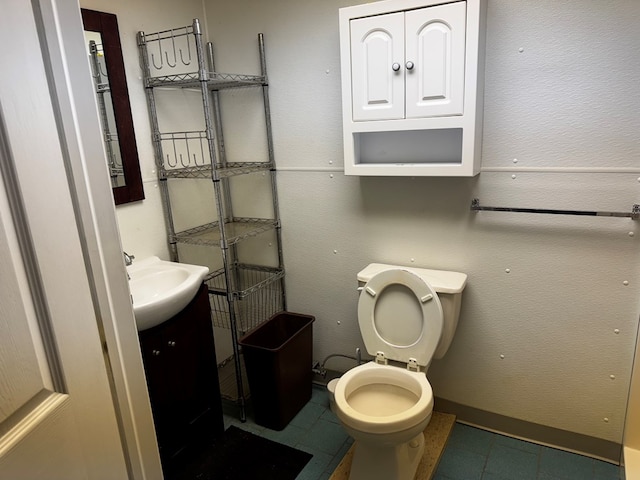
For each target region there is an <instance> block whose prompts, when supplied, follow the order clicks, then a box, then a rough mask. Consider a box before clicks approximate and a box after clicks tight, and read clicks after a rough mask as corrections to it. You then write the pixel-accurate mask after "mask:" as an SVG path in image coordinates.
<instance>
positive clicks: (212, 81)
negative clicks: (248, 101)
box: [145, 72, 267, 91]
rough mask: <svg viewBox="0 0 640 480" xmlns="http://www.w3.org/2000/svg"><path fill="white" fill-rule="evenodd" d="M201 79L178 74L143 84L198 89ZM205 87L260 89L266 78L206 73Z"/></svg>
mask: <svg viewBox="0 0 640 480" xmlns="http://www.w3.org/2000/svg"><path fill="white" fill-rule="evenodd" d="M201 81H202V80H201V78H200V75H199V73H198V72H189V73H178V74H174V75H164V76H161V77H151V78H148V79H147V80H146V82H145V84H146V86H147V88H155V87H182V88H200V82H201ZM206 82H207V87H208V88H209V90H214V91H215V90H226V89H230V88H245V87H261V86H264V85H267V79H266V77H264V76H262V75H243V74H239V73H221V72H208V73H207V80H206Z"/></svg>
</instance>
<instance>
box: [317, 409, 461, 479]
mask: <svg viewBox="0 0 640 480" xmlns="http://www.w3.org/2000/svg"><path fill="white" fill-rule="evenodd" d="M455 422H456V416H455V415H452V414H450V413H440V412H433V414H432V415H431V421H430V422H429V425H427V428H425V429H424V438H425V445H424V454H423V455H422V460H421V461H420V464H419V465H418V470H417V471H416V476H415V479H416V480H430V479H431V478H432V477H433V474H434V473H435V472H436V468H438V463H439V462H440V457H441V456H442V452H444V447H445V446H446V444H447V440H448V439H449V435H451V430H453V424H454V423H455ZM353 448H354V447H353V445H352V446H351V448H350V449H349V451H348V452H347V454H346V455H345V456H344V458H343V459H342V461H341V462H340V465H338V467H337V468H336V469H335V470H334V471H333V474H332V475H331V478H330V479H329V480H348V478H349V471H350V470H351V461H352V459H353Z"/></svg>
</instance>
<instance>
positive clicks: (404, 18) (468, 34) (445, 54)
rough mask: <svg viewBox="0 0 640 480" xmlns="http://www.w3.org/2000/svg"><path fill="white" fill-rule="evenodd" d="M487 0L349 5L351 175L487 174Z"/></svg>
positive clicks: (347, 139) (346, 67)
mask: <svg viewBox="0 0 640 480" xmlns="http://www.w3.org/2000/svg"><path fill="white" fill-rule="evenodd" d="M485 6H486V1H485V0H466V1H456V2H449V3H444V2H443V1H442V0H440V1H424V0H422V1H417V0H387V1H381V2H374V3H371V4H366V5H358V6H355V7H347V8H343V9H340V44H341V58H342V65H341V67H342V89H343V125H344V144H345V145H344V148H345V173H346V174H347V175H411V176H416V175H441V176H472V175H475V174H477V173H478V172H479V169H480V154H481V136H482V92H483V89H482V77H483V68H482V67H483V57H484V55H483V48H482V46H483V44H484V16H485V10H486V9H485Z"/></svg>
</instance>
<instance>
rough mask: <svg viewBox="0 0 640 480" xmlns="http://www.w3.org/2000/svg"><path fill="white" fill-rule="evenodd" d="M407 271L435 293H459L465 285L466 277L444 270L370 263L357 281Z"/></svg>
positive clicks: (462, 274)
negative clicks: (387, 272) (424, 282)
mask: <svg viewBox="0 0 640 480" xmlns="http://www.w3.org/2000/svg"><path fill="white" fill-rule="evenodd" d="M393 269H403V270H408V271H410V272H412V273H414V274H416V275H418V276H419V277H420V278H422V279H423V280H424V281H426V282H427V283H428V284H429V285H431V287H433V289H434V290H435V291H436V292H437V293H460V292H462V290H464V287H465V285H466V284H467V275H466V274H465V273H459V272H449V271H446V270H429V269H427V268H416V267H405V266H402V265H387V264H384V263H371V264H369V265H367V266H366V267H365V269H364V270H362V271H360V272H359V273H358V281H359V282H363V283H366V282H368V281H369V280H370V279H371V278H373V276H374V275H377V274H378V273H380V272H384V271H385V270H393Z"/></svg>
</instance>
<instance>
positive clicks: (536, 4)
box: [83, 0, 640, 442]
mask: <svg viewBox="0 0 640 480" xmlns="http://www.w3.org/2000/svg"><path fill="white" fill-rule="evenodd" d="M125 3H126V5H125ZM151 3H152V2H150V1H145V2H135V3H133V4H132V3H130V2H118V4H117V6H114V4H113V2H106V1H105V2H100V1H98V0H83V6H88V7H89V8H96V9H102V10H105V11H111V12H113V13H117V14H118V15H119V21H120V28H121V33H123V37H126V36H132V35H134V34H135V31H137V30H139V29H146V30H148V31H149V30H154V29H164V28H169V27H174V26H179V25H183V24H188V23H190V21H191V18H192V17H193V16H201V15H202V8H201V6H200V5H199V2H195V1H190V2H188V3H184V2H181V3H180V4H179V5H178V4H175V3H174V2H163V4H162V8H158V7H157V5H155V4H154V5H151ZM156 3H157V2H156ZM355 3H358V2H357V1H355V0H352V1H350V0H343V1H338V0H328V1H322V2H319V1H316V2H310V1H299V0H278V1H269V2H264V1H258V0H237V1H235V2H228V1H222V0H208V1H205V7H206V12H207V14H208V16H207V17H206V21H207V24H208V30H209V38H210V39H211V40H212V41H213V42H214V43H215V47H216V61H217V65H218V70H219V71H230V72H243V73H254V72H255V73H257V72H258V57H257V52H256V47H255V43H256V40H255V36H256V34H257V33H258V32H264V34H265V37H266V44H267V61H268V67H269V77H270V83H271V86H270V92H271V106H272V120H273V126H274V136H275V150H276V157H277V162H278V166H279V172H278V186H279V191H280V207H281V214H282V223H283V237H284V252H285V262H286V268H287V289H288V290H287V293H288V300H289V308H290V309H291V310H294V311H300V312H304V313H310V314H313V315H315V316H316V322H315V323H314V336H315V341H314V349H315V352H314V356H315V358H317V359H318V360H322V359H323V358H324V357H325V356H327V355H328V354H330V353H338V352H339V353H352V352H353V351H354V349H355V348H356V347H358V346H360V347H362V345H361V340H360V333H359V331H358V327H357V322H356V304H357V296H356V291H355V287H356V279H355V275H356V273H357V272H358V271H359V270H360V269H361V268H363V267H364V266H365V265H367V264H368V263H370V262H387V263H397V264H406V265H415V266H421V267H427V268H436V269H450V270H457V271H461V272H465V273H467V274H468V275H469V283H468V287H467V290H466V291H465V294H464V299H463V306H462V313H461V319H460V324H459V328H458V332H457V335H456V337H455V339H454V341H453V344H452V347H451V349H450V351H449V352H448V354H447V356H446V357H445V358H444V359H442V360H439V361H435V362H434V363H433V364H432V366H431V369H430V371H429V378H430V380H431V382H432V384H433V387H434V391H435V392H436V395H438V396H440V397H443V398H446V399H448V400H451V401H454V402H458V403H461V404H465V405H469V406H472V407H476V408H480V409H484V410H488V411H491V412H496V413H499V414H502V415H507V416H512V417H514V418H518V419H523V420H527V421H531V422H536V423H540V424H543V425H549V426H553V427H556V428H561V429H566V430H569V431H573V432H578V433H582V434H586V435H592V436H595V437H599V438H602V439H607V440H612V441H615V442H621V441H622V429H623V425H624V415H625V408H626V401H627V392H628V389H629V381H630V374H631V367H632V361H633V352H634V347H635V343H636V338H635V335H636V328H637V323H638V292H639V290H640V288H639V286H640V278H639V274H640V256H639V245H638V239H639V237H640V232H638V231H637V222H633V221H631V220H628V219H616V218H590V217H566V216H541V215H540V216H535V215H526V214H509V213H490V212H480V213H477V214H474V213H472V212H470V211H469V204H470V202H471V199H472V198H474V197H479V198H480V200H481V202H482V203H483V204H487V205H496V206H519V207H539V208H561V209H590V210H591V209H592V210H621V211H627V210H629V209H630V208H631V205H632V204H633V203H636V202H638V200H639V195H638V193H639V189H640V181H639V180H640V179H639V177H640V169H638V166H639V163H638V159H639V157H640V142H639V141H638V133H637V132H638V131H640V119H639V117H638V115H637V110H638V108H639V107H640V93H639V91H638V89H637V79H638V78H639V77H640V64H638V62H637V55H636V52H635V50H637V45H638V43H639V40H640V34H639V33H638V29H637V25H638V24H640V3H638V2H637V1H635V0H616V1H614V2H607V3H606V4H605V3H603V2H597V1H591V0H590V1H580V0H566V1H563V2H556V1H551V0H545V1H534V0H521V1H514V0H489V9H488V31H487V55H486V87H485V122H484V125H485V126H484V147H483V167H484V171H483V172H482V173H481V174H480V175H479V176H478V177H475V178H470V179H450V178H356V177H345V176H344V175H343V174H342V173H341V171H340V167H341V165H342V133H341V116H340V112H341V110H340V72H339V48H338V23H337V19H338V17H337V12H338V8H339V7H342V6H347V5H351V4H355ZM107 4H108V5H107ZM123 43H124V44H125V45H124V48H125V61H126V62H127V65H128V66H127V69H128V71H127V73H128V79H129V89H130V91H132V104H133V105H134V112H133V113H134V121H135V122H136V128H137V133H138V145H139V150H140V153H141V157H142V163H143V178H145V179H147V180H149V181H148V182H146V183H145V193H146V194H147V200H145V202H143V203H142V204H138V205H134V206H125V207H120V208H118V218H119V221H120V225H121V229H122V237H123V244H124V246H125V248H130V249H131V250H132V251H133V252H134V253H139V254H140V256H141V257H142V256H146V255H150V254H159V255H160V256H166V246H165V244H164V233H163V227H162V214H161V210H160V204H159V200H158V198H157V193H156V192H157V190H156V189H154V182H153V178H154V173H153V162H152V158H151V156H152V153H151V144H150V142H149V141H148V139H149V130H148V128H149V127H148V119H147V113H146V105H145V103H144V96H143V94H142V87H141V85H140V84H136V79H137V78H138V77H139V75H140V73H139V67H138V63H137V53H136V52H135V51H134V50H132V49H135V43H133V47H132V46H131V39H129V40H127V41H123ZM634 80H635V81H634ZM225 95H226V94H225ZM255 103H256V102H255V98H253V97H252V94H251V93H249V91H238V92H235V93H231V94H229V95H226V97H225V98H223V114H224V115H225V118H226V119H227V120H228V126H229V129H228V130H227V131H226V132H225V133H226V138H227V140H228V145H227V146H228V149H229V152H230V154H231V155H238V156H239V157H242V156H244V155H246V154H255V153H258V154H259V155H262V153H261V152H262V151H263V143H264V142H263V140H262V138H261V135H262V134H261V128H262V127H261V122H262V121H261V117H260V112H259V109H258V110H255V109H253V106H254V105H255ZM238 104H239V105H240V108H237V105H238ZM234 126H235V127H242V128H241V129H240V128H233V127H234ZM514 168H521V169H527V168H557V169H558V170H556V171H551V172H548V171H547V172H540V171H538V172H527V171H524V170H520V171H511V170H513V169H514ZM576 168H577V169H584V170H581V171H580V172H576V171H574V170H572V169H576ZM589 169H602V171H593V170H591V171H590V170H589ZM618 169H620V170H618ZM585 171H586V172H590V173H584V172H585ZM256 177H257V178H247V179H246V180H243V181H245V182H246V183H247V185H246V186H245V187H244V189H245V190H246V189H250V190H252V193H257V197H256V196H253V195H240V196H238V197H237V198H235V200H236V201H237V205H236V209H237V210H238V213H239V214H245V213H244V212H246V213H247V214H253V213H256V214H260V213H265V214H266V213H267V210H268V208H267V207H265V201H264V199H265V198H266V193H265V185H264V179H263V178H260V176H259V175H258V176H256ZM258 189H259V190H258ZM202 208H203V209H204V208H207V205H202ZM185 211H186V212H187V213H188V212H189V211H190V213H193V214H194V215H196V216H197V215H198V214H199V212H198V204H190V203H189V202H188V201H187V203H186V206H185ZM632 233H635V234H636V235H635V236H632ZM271 241H272V238H269V237H268V236H266V237H264V238H261V237H258V238H256V239H254V240H252V241H251V242H249V244H248V247H249V248H250V249H251V252H250V253H251V255H252V256H255V257H258V258H260V257H264V256H265V255H266V256H267V257H268V258H272V250H271V248H272V247H270V246H269V243H270V242H271ZM129 245H131V246H129ZM507 270H508V271H509V273H507ZM616 332H617V333H616ZM327 366H328V367H330V368H347V367H348V366H349V364H348V363H345V364H340V363H339V362H337V361H336V363H332V364H328V365H327ZM605 419H607V420H606V421H605Z"/></svg>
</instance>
